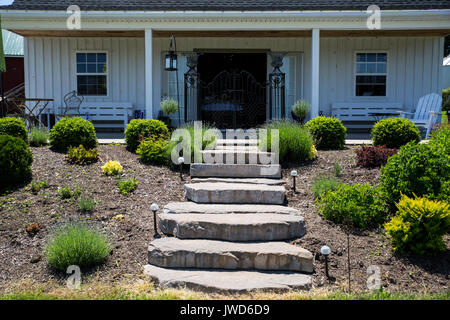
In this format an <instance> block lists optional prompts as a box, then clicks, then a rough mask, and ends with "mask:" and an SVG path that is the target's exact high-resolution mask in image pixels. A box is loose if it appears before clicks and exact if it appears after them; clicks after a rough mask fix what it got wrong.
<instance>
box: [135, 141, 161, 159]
mask: <svg viewBox="0 0 450 320" xmlns="http://www.w3.org/2000/svg"><path fill="white" fill-rule="evenodd" d="M167 146H168V141H167V140H165V139H145V140H143V141H142V142H141V144H140V145H139V147H138V149H137V150H136V153H137V154H138V155H139V159H141V161H142V162H143V163H149V164H156V165H163V164H166V163H167V161H166V160H167V158H166V151H167Z"/></svg>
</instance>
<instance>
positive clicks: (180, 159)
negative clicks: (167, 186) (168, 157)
mask: <svg viewBox="0 0 450 320" xmlns="http://www.w3.org/2000/svg"><path fill="white" fill-rule="evenodd" d="M183 163H184V158H183V157H179V158H178V164H179V165H180V180H181V181H183Z"/></svg>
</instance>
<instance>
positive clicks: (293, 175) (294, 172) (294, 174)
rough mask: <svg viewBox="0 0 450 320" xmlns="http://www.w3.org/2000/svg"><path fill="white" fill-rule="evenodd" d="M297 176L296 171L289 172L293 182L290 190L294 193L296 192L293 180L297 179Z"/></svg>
mask: <svg viewBox="0 0 450 320" xmlns="http://www.w3.org/2000/svg"><path fill="white" fill-rule="evenodd" d="M297 176H298V172H297V170H292V171H291V177H292V179H293V180H294V181H293V186H292V189H294V192H296V190H295V178H297Z"/></svg>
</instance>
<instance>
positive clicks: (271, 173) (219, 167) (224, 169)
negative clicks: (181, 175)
mask: <svg viewBox="0 0 450 320" xmlns="http://www.w3.org/2000/svg"><path fill="white" fill-rule="evenodd" d="M191 177H193V178H194V177H222V178H275V179H279V178H281V166H280V165H279V164H274V165H258V164H206V163H193V164H191Z"/></svg>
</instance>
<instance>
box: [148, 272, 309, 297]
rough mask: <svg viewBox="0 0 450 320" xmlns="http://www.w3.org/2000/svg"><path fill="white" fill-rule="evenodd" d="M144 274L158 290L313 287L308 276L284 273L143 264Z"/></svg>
mask: <svg viewBox="0 0 450 320" xmlns="http://www.w3.org/2000/svg"><path fill="white" fill-rule="evenodd" d="M144 273H145V274H146V275H148V276H149V277H150V278H151V279H152V280H153V281H155V282H156V284H158V285H159V286H161V287H168V288H187V289H191V290H199V291H202V292H211V293H246V292H251V291H288V290H306V289H310V288H311V285H312V278H311V276H310V275H306V274H301V273H298V272H286V271H285V272H282V271H272V272H268V271H265V272H262V271H236V270H232V271H230V270H198V269H193V270H192V269H168V268H160V267H157V266H152V265H146V266H144Z"/></svg>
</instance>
